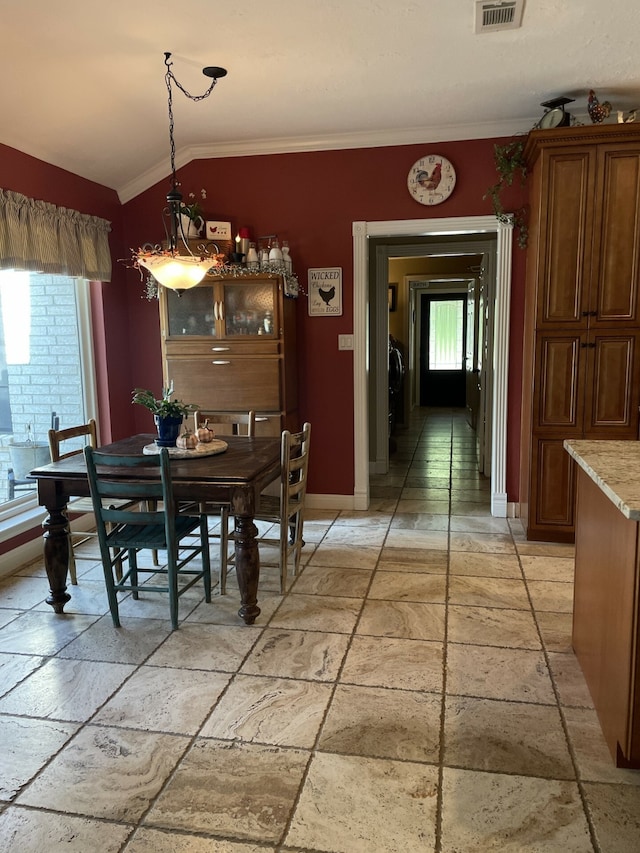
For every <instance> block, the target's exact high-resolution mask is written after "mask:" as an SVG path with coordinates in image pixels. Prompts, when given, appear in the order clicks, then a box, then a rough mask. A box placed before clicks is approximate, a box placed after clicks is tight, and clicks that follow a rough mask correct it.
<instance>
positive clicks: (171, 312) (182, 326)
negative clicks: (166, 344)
mask: <svg viewBox="0 0 640 853" xmlns="http://www.w3.org/2000/svg"><path fill="white" fill-rule="evenodd" d="M166 299H167V318H168V325H169V329H168V333H169V336H170V337H183V336H188V335H199V336H201V335H208V336H209V337H214V338H215V337H217V330H216V311H215V294H214V289H213V286H210V285H199V286H198V287H192V288H191V289H190V290H184V291H183V292H182V295H181V296H178V294H177V293H176V292H175V291H173V290H167V292H166Z"/></svg>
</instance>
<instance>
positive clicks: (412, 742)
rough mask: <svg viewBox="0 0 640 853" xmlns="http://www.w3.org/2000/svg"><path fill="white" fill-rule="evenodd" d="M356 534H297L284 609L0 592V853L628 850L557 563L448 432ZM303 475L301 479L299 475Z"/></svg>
mask: <svg viewBox="0 0 640 853" xmlns="http://www.w3.org/2000/svg"><path fill="white" fill-rule="evenodd" d="M397 444H398V449H397V452H396V453H395V454H394V456H393V461H392V465H391V471H390V473H389V474H388V475H387V476H384V477H374V478H373V480H372V496H373V500H372V505H371V508H370V510H369V511H368V512H340V513H320V512H311V513H309V516H308V518H309V520H308V522H307V523H306V525H305V539H306V541H307V547H306V548H305V563H306V565H305V568H304V570H303V572H302V573H301V575H300V576H299V578H298V579H297V580H296V582H295V583H294V584H293V585H292V587H291V589H290V591H289V592H288V594H287V595H285V596H284V597H282V596H280V595H279V594H278V592H277V583H276V578H275V576H274V575H273V574H272V573H271V572H269V571H268V570H265V571H264V572H263V577H262V579H261V586H260V605H261V607H262V614H261V616H260V617H259V619H258V621H257V623H256V624H255V625H254V626H252V627H248V626H245V625H243V624H242V623H240V621H239V620H238V618H237V616H236V610H237V607H238V600H237V595H234V594H233V588H234V585H233V583H232V584H230V594H229V595H227V596H225V597H223V598H221V597H215V598H214V600H213V602H212V603H211V604H205V603H204V602H203V601H202V598H201V596H200V595H199V593H198V592H197V591H196V590H191V591H189V592H188V593H187V594H186V596H185V597H184V598H183V599H181V618H182V620H183V621H182V624H181V627H180V629H179V630H178V631H176V632H173V633H172V632H171V631H170V629H169V624H168V622H169V620H168V605H167V603H166V601H165V600H164V598H163V597H162V596H159V595H157V594H155V595H150V596H149V597H147V598H144V599H143V598H141V600H140V601H138V602H134V601H133V600H131V599H127V600H125V601H123V603H122V607H121V618H122V624H123V627H122V628H121V629H120V630H116V629H114V628H113V626H112V624H111V619H110V616H109V615H108V613H107V607H106V598H105V594H104V589H103V581H102V580H101V569H100V567H99V565H98V564H97V563H95V562H93V561H92V560H83V561H81V562H80V563H79V574H80V579H79V580H80V582H79V585H78V586H77V587H73V588H72V589H71V593H72V596H73V597H72V600H71V602H70V603H69V605H68V606H67V613H66V615H65V616H56V615H55V614H53V613H52V611H51V609H50V608H49V607H48V606H47V605H46V604H45V603H44V602H43V598H44V596H45V595H46V592H47V588H46V587H47V584H46V579H45V577H44V572H43V568H42V565H41V564H40V563H37V564H34V565H30V566H27V567H25V568H24V569H23V570H22V571H20V572H19V573H18V574H17V575H14V576H13V577H11V578H8V579H5V580H4V581H2V582H1V583H0V626H1V627H0V726H1V732H2V749H1V750H0V850H1V851H3V853H4V851H17V852H18V853H36V851H37V853H40V851H45V850H46V851H47V853H55V851H61V850H65V851H70V853H73V851H77V853H88V851H99V852H100V853H107V852H108V853H111V851H127V853H187V851H188V853H205V851H206V853H209V851H214V853H257V851H282V852H283V853H284V851H288V853H303V851H306V853H312V851H325V853H327V851H331V853H387V851H389V853H391V851H393V853H396V852H397V853H418V851H419V852H420V853H423V851H424V853H429V851H439V853H472V851H477V853H488V851H500V853H503V851H510V853H519V851H540V852H541V853H552V851H563V853H586V851H599V853H631V851H638V850H640V772H637V771H623V770H617V769H616V768H615V767H614V766H613V764H612V762H611V759H610V757H609V754H608V752H607V749H606V747H605V744H604V741H603V738H602V735H601V733H600V730H599V726H598V722H597V720H596V717H595V713H594V711H593V708H592V705H591V701H590V698H589V694H588V692H587V690H586V687H585V684H584V681H583V678H582V676H581V673H580V670H579V667H578V665H577V663H576V660H575V658H574V656H573V654H572V651H571V646H570V630H571V595H572V586H571V585H572V566H573V560H572V547H571V546H559V545H552V544H540V543H531V542H527V541H526V540H525V539H524V537H523V535H522V530H521V527H520V525H519V522H517V521H512V522H507V521H506V520H504V519H498V518H492V517H491V516H490V514H489V505H488V484H487V482H486V481H485V480H484V479H483V478H481V477H479V476H477V475H476V474H475V473H474V440H473V435H472V433H471V432H470V431H469V429H468V427H467V425H466V423H465V421H464V417H462V416H461V414H460V413H459V412H450V411H428V410H422V411H421V412H420V413H419V414H418V415H417V416H416V418H415V421H414V423H413V425H412V427H411V429H410V430H408V431H406V432H404V433H402V434H401V435H400V437H399V439H398V442H397ZM316 464H317V463H316Z"/></svg>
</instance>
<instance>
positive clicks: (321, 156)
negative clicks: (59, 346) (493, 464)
mask: <svg viewBox="0 0 640 853" xmlns="http://www.w3.org/2000/svg"><path fill="white" fill-rule="evenodd" d="M496 141H500V140H471V141H466V142H449V143H437V144H421V145H408V146H396V147H387V148H370V149H369V148H366V149H353V150H341V151H324V152H310V153H300V154H280V155H269V156H254V157H230V158H224V159H210V160H200V161H194V162H192V163H190V164H189V165H188V166H185V167H184V168H183V169H181V170H180V173H179V177H180V179H181V181H182V190H183V194H184V195H185V196H187V195H188V193H189V192H195V193H196V194H199V191H200V189H201V188H205V189H206V191H207V199H206V201H205V202H204V211H205V215H206V217H207V218H210V219H223V220H231V222H232V225H233V227H234V229H235V228H237V227H239V226H241V225H247V226H249V228H250V229H251V233H252V235H253V236H254V237H258V236H260V235H264V234H274V233H277V234H278V236H279V237H280V239H288V240H289V243H290V245H291V254H292V257H293V262H294V269H295V271H296V272H297V273H298V276H299V279H300V282H301V284H302V285H303V287H304V286H305V285H306V278H307V269H308V268H309V267H326V266H337V267H342V270H343V315H342V316H341V317H330V318H326V317H309V316H308V314H307V302H306V299H305V298H304V297H303V298H300V299H299V300H298V304H297V309H298V360H299V364H298V372H299V386H300V388H299V390H300V414H301V418H302V419H305V420H309V421H311V422H312V423H313V427H314V458H315V459H316V460H327V461H328V462H330V464H319V463H318V462H316V463H315V464H312V465H311V470H310V483H309V489H310V491H311V492H314V493H320V494H345V495H348V494H352V492H353V459H354V454H353V359H352V354H351V353H350V352H344V351H343V352H339V351H338V348H337V340H338V335H339V334H341V333H350V332H351V331H352V330H353V298H352V297H353V252H352V222H354V221H360V220H364V221H374V220H401V219H423V218H429V217H434V218H440V217H455V216H475V215H485V214H489V213H491V212H492V210H491V204H490V202H489V200H485V199H483V195H484V193H485V192H486V190H487V187H489V186H490V185H491V184H493V183H494V182H495V180H496V173H495V168H494V164H493V145H494V143H495V142H496ZM434 151H436V152H439V153H441V154H443V155H444V156H445V157H447V158H448V159H449V160H451V161H452V163H453V164H454V166H455V168H456V172H457V183H456V188H455V190H454V192H453V194H452V195H451V196H450V197H449V199H447V201H445V202H444V203H443V204H441V205H437V206H435V207H425V206H423V205H420V204H418V203H417V202H416V201H414V200H413V198H412V197H411V196H410V194H409V192H408V190H407V184H406V179H407V173H408V171H409V169H410V167H411V166H412V164H413V163H414V162H415V161H416V160H417V159H419V158H420V157H422V156H423V155H424V154H426V153H429V152H434ZM0 186H2V187H3V188H5V189H11V190H15V191H18V192H21V193H24V194H25V195H28V196H31V197H33V198H37V199H43V200H45V201H49V202H52V203H54V204H57V205H61V206H66V207H71V208H75V209H77V210H80V211H82V212H84V213H92V214H95V215H98V216H102V217H104V218H106V219H109V220H110V221H111V222H112V223H113V226H112V229H113V230H112V234H111V238H110V244H111V248H112V257H113V262H114V263H113V266H114V272H113V280H112V282H111V283H109V284H104V285H99V284H97V285H95V292H94V297H93V302H94V312H95V330H94V332H95V337H96V345H97V366H98V373H99V379H100V385H101V391H100V394H101V397H100V408H101V431H102V438H103V440H109V439H111V438H113V439H116V438H120V437H122V436H124V435H126V434H130V433H131V432H133V431H149V430H150V429H151V424H150V421H149V418H148V416H147V413H146V412H145V410H144V409H142V408H141V407H137V406H132V405H131V404H130V399H131V389H132V388H133V387H137V386H140V387H148V388H152V389H154V390H155V389H157V390H160V387H161V385H162V368H161V357H160V336H159V319H158V307H157V304H156V303H155V302H147V301H146V300H145V299H144V298H143V291H144V288H143V285H142V282H141V280H140V277H139V274H138V273H137V272H136V271H135V270H131V269H125V265H124V264H122V263H118V261H119V260H120V259H124V258H127V257H128V256H129V254H130V249H133V248H136V247H137V246H139V245H140V244H142V243H143V242H146V241H149V240H152V241H155V240H161V239H162V238H163V236H164V231H163V227H162V222H161V210H162V208H163V207H164V204H165V195H166V192H167V190H168V189H169V181H168V180H167V181H163V182H161V183H160V184H157V185H156V186H154V187H152V188H151V189H149V190H147V191H146V192H144V193H142V194H141V195H140V196H138V197H137V198H135V199H132V200H131V201H130V202H128V203H127V204H125V205H124V206H122V207H121V206H120V205H119V201H118V198H117V195H116V193H115V192H114V191H113V190H110V189H108V188H105V187H103V186H100V185H98V184H95V183H92V182H91V181H87V180H85V179H83V178H81V177H78V176H76V175H73V174H71V173H69V172H66V171H64V170H62V169H59V168H57V167H55V166H50V165H48V164H46V163H43V162H41V161H39V160H36V159H34V158H32V157H29V156H27V155H25V154H22V153H20V152H18V151H15V150H13V149H10V148H7V147H6V146H2V145H0ZM510 196H511V198H508V199H507V209H509V206H511V205H512V206H514V207H517V206H519V205H520V204H521V203H522V200H523V199H524V197H525V192H524V190H522V189H521V188H519V187H515V188H513V189H512V190H511V191H510ZM122 235H125V237H124V238H123V237H122ZM513 257H514V262H513V290H512V312H511V313H512V316H511V335H510V347H511V349H510V371H509V426H508V459H507V488H508V495H509V500H517V498H518V453H519V412H520V394H521V384H522V376H521V358H522V354H521V350H522V315H523V297H524V272H525V259H524V253H523V252H522V251H521V250H520V249H518V248H517V247H516V246H514V254H513Z"/></svg>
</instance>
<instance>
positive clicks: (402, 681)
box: [340, 636, 443, 692]
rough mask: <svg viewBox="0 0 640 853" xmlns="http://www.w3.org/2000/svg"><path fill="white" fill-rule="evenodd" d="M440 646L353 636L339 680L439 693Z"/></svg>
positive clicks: (412, 641)
mask: <svg viewBox="0 0 640 853" xmlns="http://www.w3.org/2000/svg"><path fill="white" fill-rule="evenodd" d="M442 666H443V658H442V643H429V642H421V641H418V640H398V639H392V638H386V637H357V636H356V637H354V638H353V643H352V645H351V648H350V649H349V653H348V655H347V659H346V661H345V665H344V669H343V671H342V675H341V677H340V681H342V682H344V683H350V684H361V685H368V686H371V687H397V688H400V689H405V690H427V691H431V692H438V691H441V690H442Z"/></svg>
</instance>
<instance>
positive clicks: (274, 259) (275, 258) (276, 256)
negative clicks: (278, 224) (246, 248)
mask: <svg viewBox="0 0 640 853" xmlns="http://www.w3.org/2000/svg"><path fill="white" fill-rule="evenodd" d="M282 260H283V258H282V250H281V249H280V244H279V243H278V241H277V240H274V241H273V243H272V244H271V249H270V250H269V266H271V267H281V266H282Z"/></svg>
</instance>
